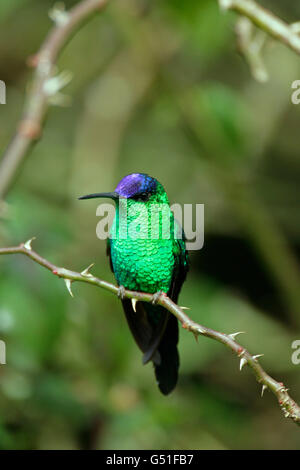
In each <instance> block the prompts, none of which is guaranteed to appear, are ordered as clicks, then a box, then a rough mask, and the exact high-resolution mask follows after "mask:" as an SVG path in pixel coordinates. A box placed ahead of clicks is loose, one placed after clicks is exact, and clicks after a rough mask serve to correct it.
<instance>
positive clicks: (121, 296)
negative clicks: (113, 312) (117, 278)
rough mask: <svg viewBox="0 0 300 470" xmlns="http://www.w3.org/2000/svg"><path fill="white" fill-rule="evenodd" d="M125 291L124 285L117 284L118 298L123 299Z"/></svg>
mask: <svg viewBox="0 0 300 470" xmlns="http://www.w3.org/2000/svg"><path fill="white" fill-rule="evenodd" d="M125 292H126V289H125V287H124V286H119V289H118V294H117V296H118V297H119V299H121V300H124V299H125Z"/></svg>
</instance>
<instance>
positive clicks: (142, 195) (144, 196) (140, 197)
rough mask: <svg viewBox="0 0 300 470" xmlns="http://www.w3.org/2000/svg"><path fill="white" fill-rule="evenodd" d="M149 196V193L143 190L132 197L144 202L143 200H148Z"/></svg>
mask: <svg viewBox="0 0 300 470" xmlns="http://www.w3.org/2000/svg"><path fill="white" fill-rule="evenodd" d="M149 197H150V193H146V192H144V193H140V194H137V195H136V196H135V197H134V199H135V200H136V201H141V202H145V201H148V199H149Z"/></svg>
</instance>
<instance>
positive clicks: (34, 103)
mask: <svg viewBox="0 0 300 470" xmlns="http://www.w3.org/2000/svg"><path fill="white" fill-rule="evenodd" d="M106 3H107V0H83V1H81V2H80V3H79V4H78V5H76V6H75V7H74V8H72V9H71V10H70V11H69V12H62V11H55V10H52V12H51V17H52V19H54V21H55V26H54V27H53V29H52V30H51V31H50V33H49V35H48V36H47V38H46V40H45V41H44V43H43V45H42V46H41V48H40V50H39V52H38V53H37V54H36V55H35V56H34V57H32V58H31V59H30V62H29V65H31V66H33V67H35V68H36V73H35V77H34V81H33V84H32V86H31V90H30V92H29V95H28V97H27V102H26V104H25V109H24V112H23V116H22V118H21V121H20V123H19V125H18V128H17V131H16V134H15V136H14V137H13V138H12V140H11V142H10V144H9V146H8V148H7V150H6V152H5V154H4V156H3V158H2V160H1V163H0V200H1V199H3V198H4V197H5V195H6V194H7V192H8V190H9V188H10V186H11V185H12V183H13V180H14V177H15V175H16V172H17V171H18V169H19V167H20V165H21V163H22V162H23V161H24V159H25V157H26V155H27V154H28V150H29V149H30V147H31V146H32V145H33V143H34V141H35V140H36V139H38V138H39V136H40V134H41V130H42V123H43V121H44V118H45V115H46V111H47V109H48V106H49V102H50V100H51V98H53V95H55V94H57V92H59V89H60V88H62V86H64V85H65V83H66V82H67V81H68V78H67V77H66V75H65V74H64V75H63V76H62V75H60V76H57V77H54V71H55V70H54V69H55V62H56V60H57V57H58V55H59V53H60V51H61V50H62V48H63V47H64V45H65V44H66V43H67V41H68V40H69V39H70V37H71V35H72V34H73V33H74V32H75V30H76V29H77V28H78V27H79V26H80V25H81V24H83V22H84V21H85V20H86V19H87V18H88V17H89V16H90V15H91V14H93V13H94V12H96V11H97V10H99V11H100V10H101V9H102V8H103V7H104V6H105V5H106Z"/></svg>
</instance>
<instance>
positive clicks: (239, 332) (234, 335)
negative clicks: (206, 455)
mask: <svg viewBox="0 0 300 470" xmlns="http://www.w3.org/2000/svg"><path fill="white" fill-rule="evenodd" d="M244 333H245V331H237V332H236V333H231V334H230V335H228V336H230V338H232V339H233V340H234V341H235V338H236V336H238V335H241V334H244Z"/></svg>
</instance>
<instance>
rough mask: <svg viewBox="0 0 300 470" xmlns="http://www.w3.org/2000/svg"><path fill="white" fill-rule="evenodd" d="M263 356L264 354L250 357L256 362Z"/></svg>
mask: <svg viewBox="0 0 300 470" xmlns="http://www.w3.org/2000/svg"><path fill="white" fill-rule="evenodd" d="M263 356H264V354H256V356H252V357H253V359H254V360H255V361H256V362H257V359H258V358H259V357H263Z"/></svg>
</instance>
